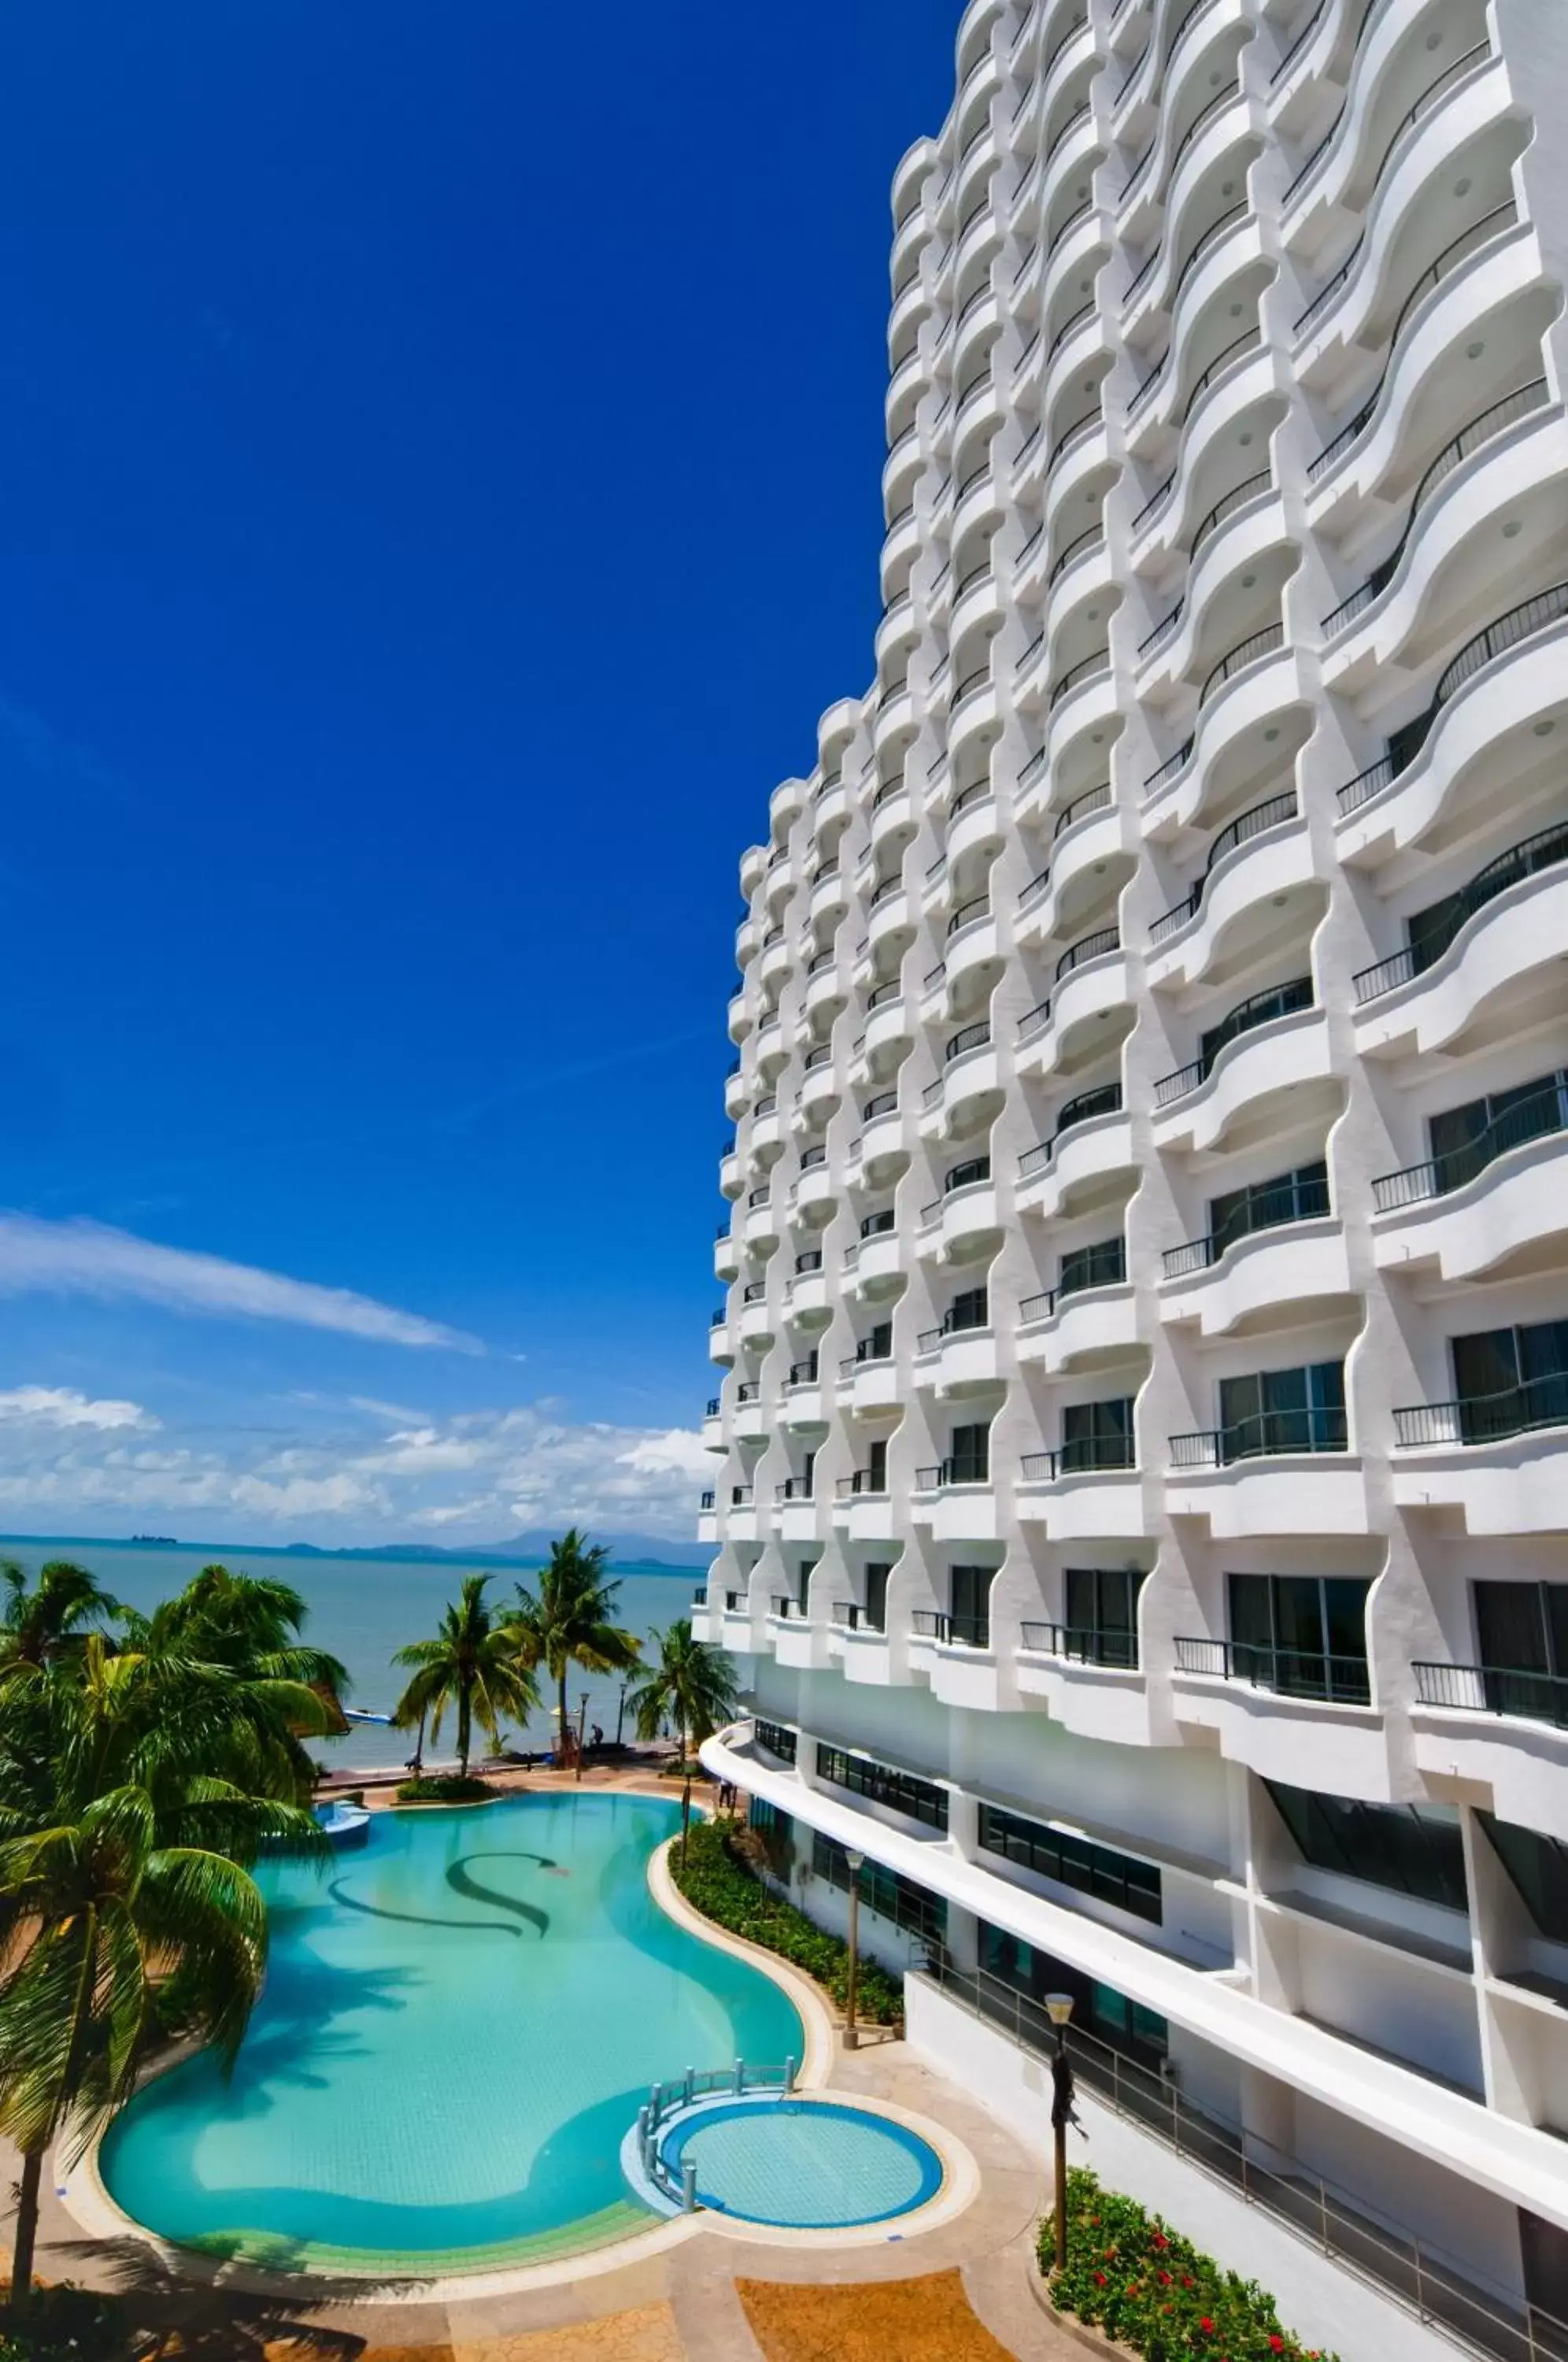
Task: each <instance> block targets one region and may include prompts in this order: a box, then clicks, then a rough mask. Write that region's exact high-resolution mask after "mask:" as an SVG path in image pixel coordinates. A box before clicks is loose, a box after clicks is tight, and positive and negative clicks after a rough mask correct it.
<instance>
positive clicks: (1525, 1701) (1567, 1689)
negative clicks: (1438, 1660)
mask: <svg viewBox="0 0 1568 2362" xmlns="http://www.w3.org/2000/svg"><path fill="white" fill-rule="evenodd" d="M1410 1670H1411V1672H1413V1673H1414V1674H1415V1676H1416V1696H1417V1699H1418V1700H1419V1703H1420V1704H1421V1705H1435V1706H1444V1707H1447V1708H1449V1709H1451V1710H1457V1711H1463V1712H1465V1713H1469V1714H1497V1715H1507V1716H1511V1717H1514V1718H1516V1719H1518V1721H1521V1722H1550V1723H1555V1724H1556V1725H1557V1726H1558V1727H1559V1728H1560V1729H1561V1728H1562V1727H1565V1726H1568V1681H1565V1680H1563V1679H1562V1676H1561V1675H1559V1674H1557V1673H1537V1672H1524V1671H1521V1670H1519V1669H1518V1668H1515V1667H1511V1666H1507V1665H1439V1664H1433V1663H1431V1662H1430V1661H1427V1660H1425V1659H1422V1658H1417V1659H1416V1661H1414V1663H1413V1664H1412V1666H1411V1668H1410Z"/></svg>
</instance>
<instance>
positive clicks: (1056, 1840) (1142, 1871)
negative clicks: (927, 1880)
mask: <svg viewBox="0 0 1568 2362" xmlns="http://www.w3.org/2000/svg"><path fill="white" fill-rule="evenodd" d="M980 1843H981V1844H982V1846H984V1847H985V1849H986V1850H987V1852H988V1853H996V1854H1000V1855H1001V1856H1002V1858H1003V1860H1006V1861H1011V1862H1016V1863H1017V1864H1018V1865H1019V1866H1020V1867H1021V1869H1024V1870H1032V1871H1034V1872H1035V1874H1036V1876H1037V1877H1040V1878H1054V1879H1055V1880H1056V1882H1058V1884H1060V1885H1062V1886H1070V1887H1071V1888H1072V1889H1073V1890H1074V1892H1075V1893H1078V1894H1092V1895H1094V1896H1096V1897H1097V1899H1098V1900H1099V1902H1101V1903H1114V1904H1116V1906H1117V1908H1118V1910H1121V1911H1130V1912H1132V1915H1133V1917H1134V1918H1137V1919H1150V1920H1153V1921H1154V1925H1155V1926H1158V1925H1159V1923H1160V1919H1161V1915H1162V1909H1163V1905H1162V1900H1161V1892H1160V1873H1159V1871H1158V1869H1157V1867H1156V1866H1155V1864H1154V1862H1152V1861H1139V1860H1137V1859H1136V1858H1135V1856H1133V1855H1132V1854H1126V1853H1121V1852H1119V1851H1118V1850H1117V1849H1116V1848H1115V1847H1114V1846H1104V1845H1099V1844H1097V1843H1096V1842H1095V1840H1094V1839H1093V1838H1084V1837H1077V1836H1076V1835H1074V1834H1073V1833H1072V1832H1071V1831H1070V1830H1067V1829H1054V1828H1049V1827H1046V1826H1045V1825H1044V1824H1043V1822H1040V1821H1028V1820H1025V1819H1024V1818H1023V1816H1022V1815H1021V1814H1019V1813H1004V1812H1003V1811H1002V1810H1001V1809H1000V1807H999V1805H981V1807H980Z"/></svg>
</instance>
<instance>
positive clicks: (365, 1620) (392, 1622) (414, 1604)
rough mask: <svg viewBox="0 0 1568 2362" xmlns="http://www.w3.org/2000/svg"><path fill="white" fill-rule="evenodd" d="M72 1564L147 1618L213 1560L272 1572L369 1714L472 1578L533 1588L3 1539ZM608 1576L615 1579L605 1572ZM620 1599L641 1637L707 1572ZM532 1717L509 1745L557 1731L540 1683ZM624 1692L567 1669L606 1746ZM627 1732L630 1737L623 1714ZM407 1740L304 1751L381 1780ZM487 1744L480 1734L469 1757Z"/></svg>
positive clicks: (299, 1560) (444, 1576) (181, 1549)
mask: <svg viewBox="0 0 1568 2362" xmlns="http://www.w3.org/2000/svg"><path fill="white" fill-rule="evenodd" d="M54 1558H69V1559H74V1560H75V1561H76V1562H77V1564H78V1565H80V1566H85V1567H88V1568H90V1569H91V1571H92V1572H93V1573H94V1574H95V1575H96V1576H97V1578H98V1580H99V1582H100V1583H101V1584H103V1585H104V1587H105V1590H106V1591H109V1592H111V1593H112V1594H113V1595H114V1596H115V1597H116V1599H122V1600H124V1601H125V1603H126V1605H127V1606H129V1607H138V1608H140V1609H141V1610H142V1611H143V1612H144V1613H145V1612H146V1611H148V1610H149V1609H151V1608H153V1607H155V1606H157V1605H158V1602H159V1601H160V1599H167V1598H169V1597H170V1596H171V1594H172V1593H174V1592H177V1591H181V1590H182V1589H183V1588H184V1586H185V1584H187V1583H188V1582H189V1581H190V1579H191V1577H192V1576H193V1574H195V1573H197V1572H198V1571H199V1570H200V1569H201V1568H202V1567H204V1566H210V1565H212V1564H214V1563H215V1562H216V1563H218V1564H221V1565H224V1566H227V1567H232V1568H233V1569H234V1570H235V1571H236V1573H248V1574H257V1575H262V1574H266V1575H272V1576H276V1577H280V1578H281V1579H282V1581H283V1582H285V1583H289V1584H293V1587H294V1589H295V1590H296V1591H298V1592H299V1593H300V1594H301V1595H303V1597H304V1600H305V1602H306V1605H307V1606H308V1608H309V1611H310V1612H309V1617H308V1618H307V1621H306V1623H305V1627H304V1638H305V1639H306V1640H308V1641H309V1642H311V1643H312V1645H313V1646H315V1648H318V1649H326V1650H330V1652H331V1653H332V1655H333V1656H335V1657H338V1658H340V1659H341V1660H342V1661H343V1663H344V1664H345V1665H347V1667H348V1672H349V1676H350V1682H351V1687H350V1690H349V1693H348V1704H349V1705H352V1706H359V1707H363V1708H365V1709H366V1710H367V1711H369V1712H370V1713H372V1714H385V1713H388V1712H389V1711H390V1710H391V1708H392V1705H393V1703H394V1701H395V1700H396V1697H397V1694H398V1692H399V1690H400V1689H401V1688H402V1687H403V1683H404V1682H405V1681H406V1680H407V1678H408V1676H407V1674H406V1673H405V1672H403V1671H402V1670H401V1669H400V1668H399V1667H397V1666H394V1665H393V1664H392V1656H393V1654H394V1652H395V1651H396V1650H399V1649H402V1648H404V1647H406V1645H407V1644H408V1642H409V1641H411V1640H423V1639H428V1638H429V1636H430V1635H431V1634H432V1633H433V1632H434V1631H435V1630H436V1626H437V1624H438V1623H439V1621H440V1617H441V1614H442V1611H443V1609H444V1608H445V1607H446V1606H447V1601H448V1600H450V1599H454V1598H455V1597H456V1596H457V1592H458V1584H459V1583H460V1582H461V1580H462V1578H463V1576H464V1575H465V1574H468V1573H491V1575H492V1576H493V1580H492V1582H491V1589H490V1597H491V1600H492V1601H493V1602H494V1603H495V1605H496V1606H498V1607H499V1606H506V1605H507V1604H508V1603H509V1602H510V1601H511V1600H512V1599H513V1596H514V1595H515V1586H516V1585H517V1584H518V1583H519V1582H523V1583H531V1582H532V1579H533V1578H532V1572H531V1570H530V1569H529V1568H527V1567H525V1566H521V1565H517V1564H514V1563H510V1562H502V1563H500V1564H497V1565H495V1566H493V1567H486V1566H485V1565H484V1563H483V1562H481V1561H478V1560H476V1561H475V1562H474V1563H473V1565H472V1566H471V1567H470V1566H469V1565H466V1564H464V1563H463V1562H460V1561H458V1560H456V1559H443V1560H440V1561H439V1562H434V1561H430V1560H425V1559H399V1558H393V1557H388V1558H366V1557H360V1556H355V1557H352V1558H347V1557H344V1558H338V1557H335V1556H333V1555H332V1554H330V1553H328V1552H316V1551H312V1552H311V1553H310V1554H309V1555H304V1554H296V1553H295V1552H293V1551H280V1550H256V1549H245V1550H242V1549H238V1548H237V1547H235V1546H233V1545H230V1544H218V1543H215V1542H206V1543H159V1544H156V1545H153V1546H151V1547H149V1546H148V1545H147V1544H145V1543H138V1542H105V1541H90V1540H78V1539H73V1538H72V1537H70V1536H67V1535H61V1536H59V1537H57V1538H54V1539H50V1540H39V1538H38V1537H37V1536H36V1535H33V1536H29V1537H28V1539H27V1540H17V1541H11V1540H6V1538H5V1537H4V1536H0V1561H5V1560H14V1561H15V1562H17V1564H18V1565H20V1566H23V1567H25V1568H26V1569H27V1571H28V1573H29V1574H36V1573H37V1572H38V1570H39V1567H40V1566H42V1565H43V1564H44V1562H46V1560H49V1559H54ZM612 1572H614V1571H612ZM619 1579H620V1582H621V1592H620V1595H619V1598H618V1599H617V1601H616V1608H617V1612H618V1616H619V1619H620V1621H621V1622H622V1623H623V1624H624V1626H625V1628H626V1629H627V1630H628V1631H629V1632H635V1634H636V1635H637V1637H638V1638H639V1639H644V1640H646V1639H648V1638H649V1636H650V1635H651V1634H653V1633H654V1632H656V1631H660V1630H662V1629H664V1628H666V1627H667V1626H668V1625H670V1624H672V1623H674V1621H675V1620H676V1618H677V1617H681V1616H687V1615H690V1610H691V1601H692V1598H693V1595H695V1594H696V1593H697V1592H698V1591H699V1590H701V1585H702V1575H701V1571H700V1570H698V1569H695V1568H691V1567H683V1568H671V1569H670V1570H669V1571H668V1573H650V1572H646V1571H642V1570H633V1571H627V1572H626V1573H623V1574H621V1576H620V1578H619ZM541 1686H542V1691H543V1693H544V1694H543V1696H542V1700H541V1705H540V1707H539V1709H538V1711H537V1712H536V1713H535V1714H532V1715H530V1716H529V1717H528V1719H527V1721H526V1723H524V1724H516V1723H509V1724H508V1725H507V1726H506V1728H505V1731H504V1733H503V1737H504V1739H505V1743H506V1744H508V1745H510V1746H521V1747H536V1748H544V1747H546V1746H547V1745H548V1744H549V1740H550V1737H551V1734H552V1732H553V1730H554V1727H555V1716H554V1712H553V1710H552V1709H553V1706H554V1703H555V1702H554V1698H553V1695H552V1694H550V1683H549V1682H548V1679H547V1678H542V1683H541ZM623 1686H624V1684H623V1683H622V1681H621V1679H620V1678H619V1676H614V1677H612V1676H610V1675H608V1674H604V1673H588V1672H583V1671H582V1669H581V1668H580V1666H575V1665H574V1666H573V1668H572V1670H571V1676H570V1679H569V1684H568V1694H569V1699H570V1702H571V1710H572V1713H573V1714H574V1716H575V1715H576V1714H578V1713H579V1712H580V1709H581V1705H582V1701H583V1699H584V1697H585V1696H586V1698H587V1701H588V1718H587V1727H588V1729H589V1731H590V1732H591V1731H592V1728H593V1726H594V1724H595V1723H598V1724H599V1725H600V1726H601V1727H602V1730H603V1732H604V1735H605V1737H606V1738H614V1737H615V1736H616V1732H617V1728H618V1727H619V1723H620V1711H621V1698H622V1692H623ZM624 1735H625V1737H627V1738H631V1737H633V1736H634V1732H633V1728H632V1724H631V1721H630V1718H629V1717H628V1718H627V1719H626V1722H625V1730H624ZM413 1744H414V1741H413V1737H412V1735H411V1734H410V1733H409V1732H406V1731H402V1730H391V1729H388V1728H386V1727H384V1726H383V1725H381V1724H380V1723H356V1724H355V1725H354V1727H353V1728H352V1729H351V1730H350V1732H349V1734H348V1737H347V1738H336V1739H333V1738H323V1739H316V1740H314V1741H313V1742H312V1744H311V1752H312V1754H313V1755H315V1757H316V1759H317V1760H318V1761H320V1762H323V1763H325V1764H327V1765H328V1766H330V1767H331V1768H332V1769H333V1770H334V1771H337V1770H344V1769H352V1770H354V1771H385V1770H388V1769H389V1768H392V1767H395V1766H398V1765H401V1764H403V1762H405V1761H406V1760H407V1758H408V1756H409V1754H410V1752H411V1751H412V1749H413ZM484 1746H485V1741H484V1740H483V1739H482V1738H478V1737H476V1740H475V1750H476V1753H482V1752H483V1749H484ZM456 1754H457V1743H456V1716H455V1714H449V1715H448V1716H447V1720H446V1722H445V1723H444V1724H443V1726H442V1730H441V1736H440V1738H439V1739H438V1740H437V1741H436V1742H435V1743H432V1742H431V1741H430V1740H429V1739H427V1740H426V1743H425V1760H426V1762H427V1763H431V1764H440V1763H444V1762H447V1761H455V1760H456Z"/></svg>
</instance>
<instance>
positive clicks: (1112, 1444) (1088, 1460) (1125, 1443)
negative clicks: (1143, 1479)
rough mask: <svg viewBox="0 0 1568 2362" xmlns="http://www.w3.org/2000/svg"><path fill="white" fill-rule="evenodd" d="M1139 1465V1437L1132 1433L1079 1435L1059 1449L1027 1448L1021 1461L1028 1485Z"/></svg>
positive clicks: (1048, 1483)
mask: <svg viewBox="0 0 1568 2362" xmlns="http://www.w3.org/2000/svg"><path fill="white" fill-rule="evenodd" d="M1137 1465H1138V1445H1137V1440H1136V1439H1135V1438H1134V1437H1132V1436H1131V1435H1078V1436H1075V1437H1074V1438H1073V1440H1072V1441H1071V1442H1070V1443H1064V1444H1062V1445H1061V1446H1060V1448H1059V1449H1058V1450H1056V1451H1026V1452H1024V1453H1023V1455H1022V1457H1021V1459H1020V1461H1019V1463H1018V1466H1019V1473H1020V1474H1021V1477H1022V1478H1023V1481H1024V1483H1025V1484H1026V1485H1054V1484H1055V1481H1056V1479H1057V1477H1058V1476H1083V1475H1090V1474H1095V1473H1101V1474H1105V1473H1114V1472H1115V1471H1117V1470H1118V1469H1127V1468H1136V1466H1137Z"/></svg>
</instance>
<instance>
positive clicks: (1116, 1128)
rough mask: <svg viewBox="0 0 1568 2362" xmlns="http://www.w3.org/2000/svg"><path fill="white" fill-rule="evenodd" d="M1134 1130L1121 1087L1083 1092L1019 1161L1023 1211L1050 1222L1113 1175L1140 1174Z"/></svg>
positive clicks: (1101, 1086) (1105, 1086)
mask: <svg viewBox="0 0 1568 2362" xmlns="http://www.w3.org/2000/svg"><path fill="white" fill-rule="evenodd" d="M1136 1170H1137V1159H1136V1158H1135V1156H1134V1154H1133V1151H1132V1123H1131V1121H1130V1120H1129V1118H1128V1115H1127V1113H1126V1110H1125V1109H1124V1108H1123V1106H1122V1103H1121V1084H1120V1082H1114V1083H1098V1084H1096V1085H1095V1086H1094V1087H1092V1088H1091V1089H1089V1090H1086V1091H1079V1092H1078V1093H1077V1096H1076V1097H1075V1098H1070V1099H1068V1100H1067V1101H1066V1104H1065V1105H1064V1106H1063V1107H1062V1108H1061V1109H1059V1111H1058V1113H1057V1117H1056V1122H1055V1130H1054V1131H1052V1133H1051V1135H1050V1137H1049V1138H1048V1139H1046V1140H1043V1141H1042V1142H1040V1143H1039V1145H1038V1146H1037V1147H1035V1148H1031V1149H1028V1150H1026V1152H1025V1153H1024V1154H1023V1155H1022V1156H1021V1158H1020V1159H1019V1166H1018V1204H1019V1207H1020V1209H1021V1211H1026V1212H1029V1213H1037V1214H1042V1215H1043V1216H1044V1217H1045V1218H1046V1219H1047V1220H1053V1219H1055V1217H1056V1216H1057V1215H1059V1214H1061V1213H1063V1212H1065V1211H1066V1210H1069V1209H1070V1208H1071V1207H1072V1205H1073V1204H1074V1202H1075V1200H1076V1199H1077V1198H1081V1197H1083V1196H1085V1195H1088V1194H1089V1193H1090V1192H1098V1191H1099V1189H1100V1188H1102V1187H1103V1185H1104V1183H1105V1182H1106V1180H1107V1179H1109V1178H1110V1175H1113V1174H1121V1173H1126V1172H1135V1171H1136Z"/></svg>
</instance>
